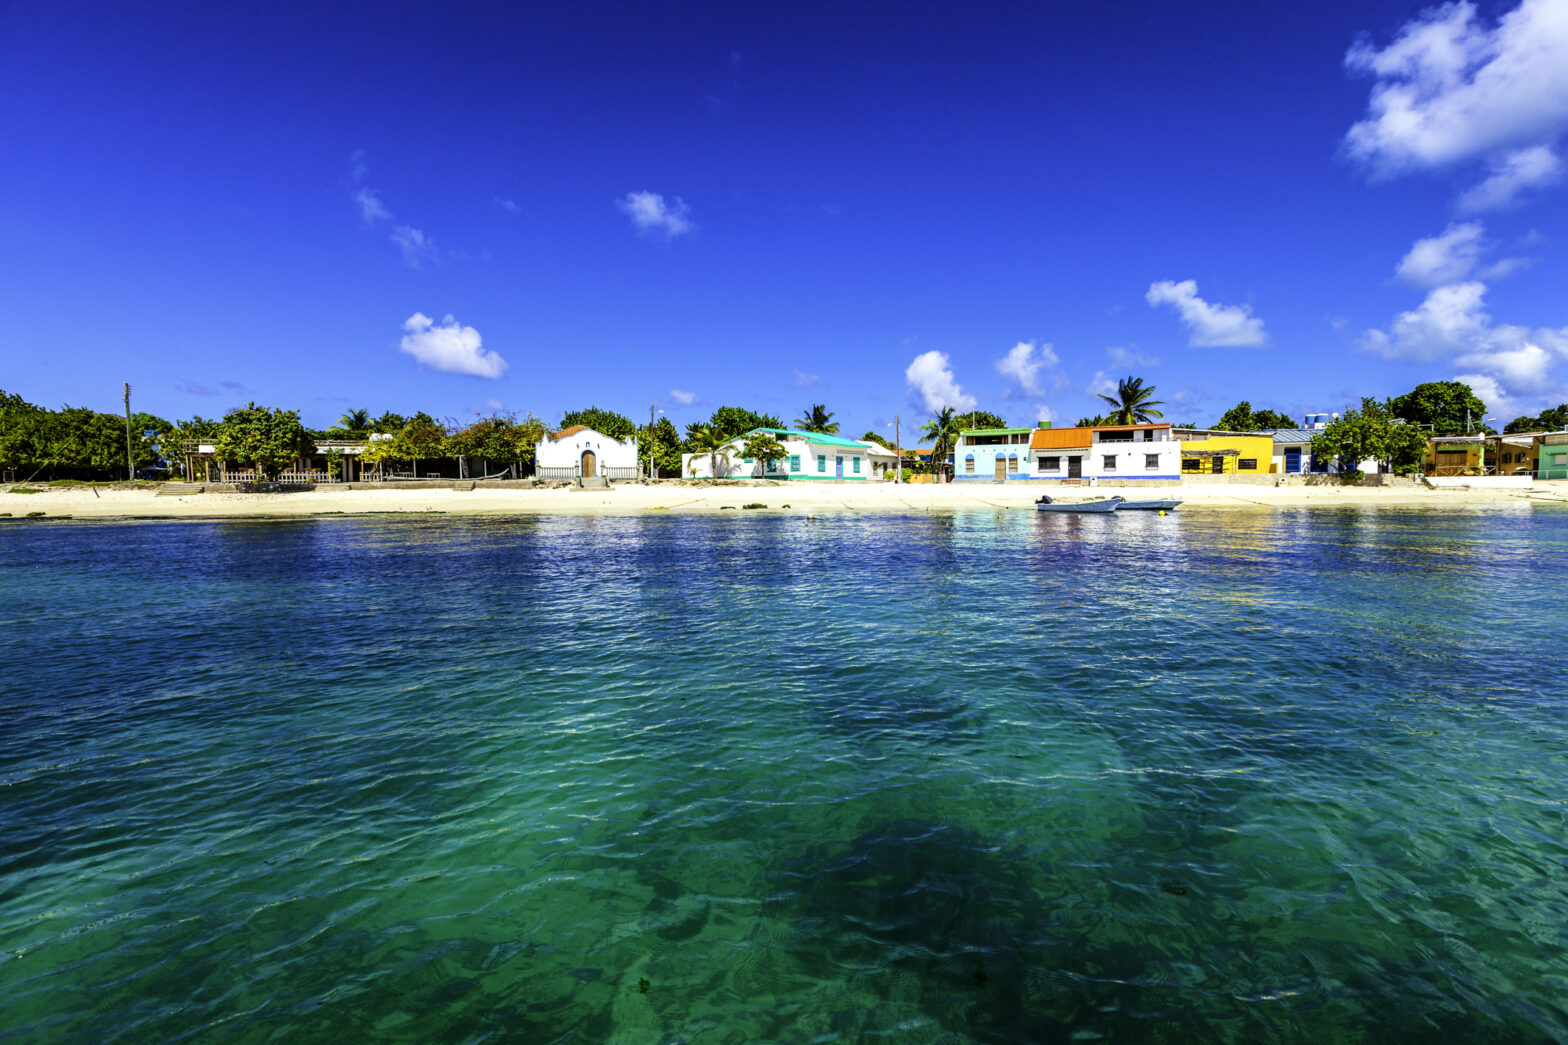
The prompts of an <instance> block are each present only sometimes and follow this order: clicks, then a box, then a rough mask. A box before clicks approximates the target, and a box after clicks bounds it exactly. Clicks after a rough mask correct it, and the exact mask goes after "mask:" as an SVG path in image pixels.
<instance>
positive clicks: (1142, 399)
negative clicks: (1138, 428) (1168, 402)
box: [1100, 377, 1165, 425]
mask: <svg viewBox="0 0 1568 1045" xmlns="http://www.w3.org/2000/svg"><path fill="white" fill-rule="evenodd" d="M1153 395H1154V386H1153V385H1150V386H1149V387H1147V388H1145V387H1144V386H1143V378H1141V377H1124V378H1122V379H1121V380H1120V381H1118V382H1116V396H1115V398H1112V397H1111V396H1108V395H1105V394H1103V393H1102V394H1101V395H1100V398H1101V399H1103V400H1105V401H1106V402H1107V403H1109V404H1110V405H1111V412H1110V413H1109V414H1108V415H1107V420H1108V421H1109V423H1111V424H1117V425H1143V424H1149V423H1150V419H1151V418H1155V417H1164V416H1165V415H1164V414H1162V413H1160V412H1159V411H1158V410H1156V409H1154V408H1155V407H1157V406H1164V405H1165V404H1164V403H1163V402H1162V401H1160V400H1158V399H1153V398H1151V397H1152V396H1153Z"/></svg>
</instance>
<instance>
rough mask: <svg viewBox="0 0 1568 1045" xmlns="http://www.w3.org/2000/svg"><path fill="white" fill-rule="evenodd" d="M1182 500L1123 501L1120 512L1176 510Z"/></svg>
mask: <svg viewBox="0 0 1568 1045" xmlns="http://www.w3.org/2000/svg"><path fill="white" fill-rule="evenodd" d="M1180 503H1181V502H1180V501H1178V500H1176V499H1175V498H1171V499H1169V500H1164V501H1123V502H1122V506H1121V507H1120V508H1118V509H1117V511H1120V512H1174V511H1175V510H1176V506H1177V505H1178V504H1180Z"/></svg>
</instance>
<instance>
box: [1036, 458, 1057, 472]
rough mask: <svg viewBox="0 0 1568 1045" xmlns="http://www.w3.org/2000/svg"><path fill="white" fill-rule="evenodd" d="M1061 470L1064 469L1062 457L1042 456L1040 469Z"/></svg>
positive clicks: (1048, 470)
mask: <svg viewBox="0 0 1568 1045" xmlns="http://www.w3.org/2000/svg"><path fill="white" fill-rule="evenodd" d="M1061 470H1062V459H1061V458H1060V457H1042V458H1040V471H1042V472H1059V471H1061Z"/></svg>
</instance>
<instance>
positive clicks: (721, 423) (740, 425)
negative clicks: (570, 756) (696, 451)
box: [686, 406, 784, 450]
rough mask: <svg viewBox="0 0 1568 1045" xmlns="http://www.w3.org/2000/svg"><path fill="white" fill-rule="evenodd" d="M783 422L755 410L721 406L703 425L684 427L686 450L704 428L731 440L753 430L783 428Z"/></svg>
mask: <svg viewBox="0 0 1568 1045" xmlns="http://www.w3.org/2000/svg"><path fill="white" fill-rule="evenodd" d="M783 427H784V422H783V421H780V420H779V419H778V418H777V417H774V416H773V415H772V414H759V413H757V412H756V411H755V410H748V409H746V408H745V407H743V406H721V407H719V408H718V409H717V410H715V411H713V416H712V417H710V418H708V420H707V421H706V422H705V423H704V422H701V421H694V422H692V423H691V424H689V425H687V426H686V441H687V449H688V450H690V442H691V438H692V436H693V435H695V434H696V433H697V432H699V431H701V430H702V429H704V428H711V429H713V430H714V431H715V432H717V433H718V434H719V435H721V436H723V437H724V438H725V439H733V438H735V437H736V436H737V435H745V434H746V433H747V432H749V431H751V430H752V429H753V428H783Z"/></svg>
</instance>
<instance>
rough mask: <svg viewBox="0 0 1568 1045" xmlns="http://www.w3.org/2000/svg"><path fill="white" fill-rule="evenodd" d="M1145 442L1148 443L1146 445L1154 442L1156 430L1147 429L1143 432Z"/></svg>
mask: <svg viewBox="0 0 1568 1045" xmlns="http://www.w3.org/2000/svg"><path fill="white" fill-rule="evenodd" d="M1143 441H1144V442H1146V443H1152V442H1154V429H1152V428H1145V429H1144V430H1143Z"/></svg>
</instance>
